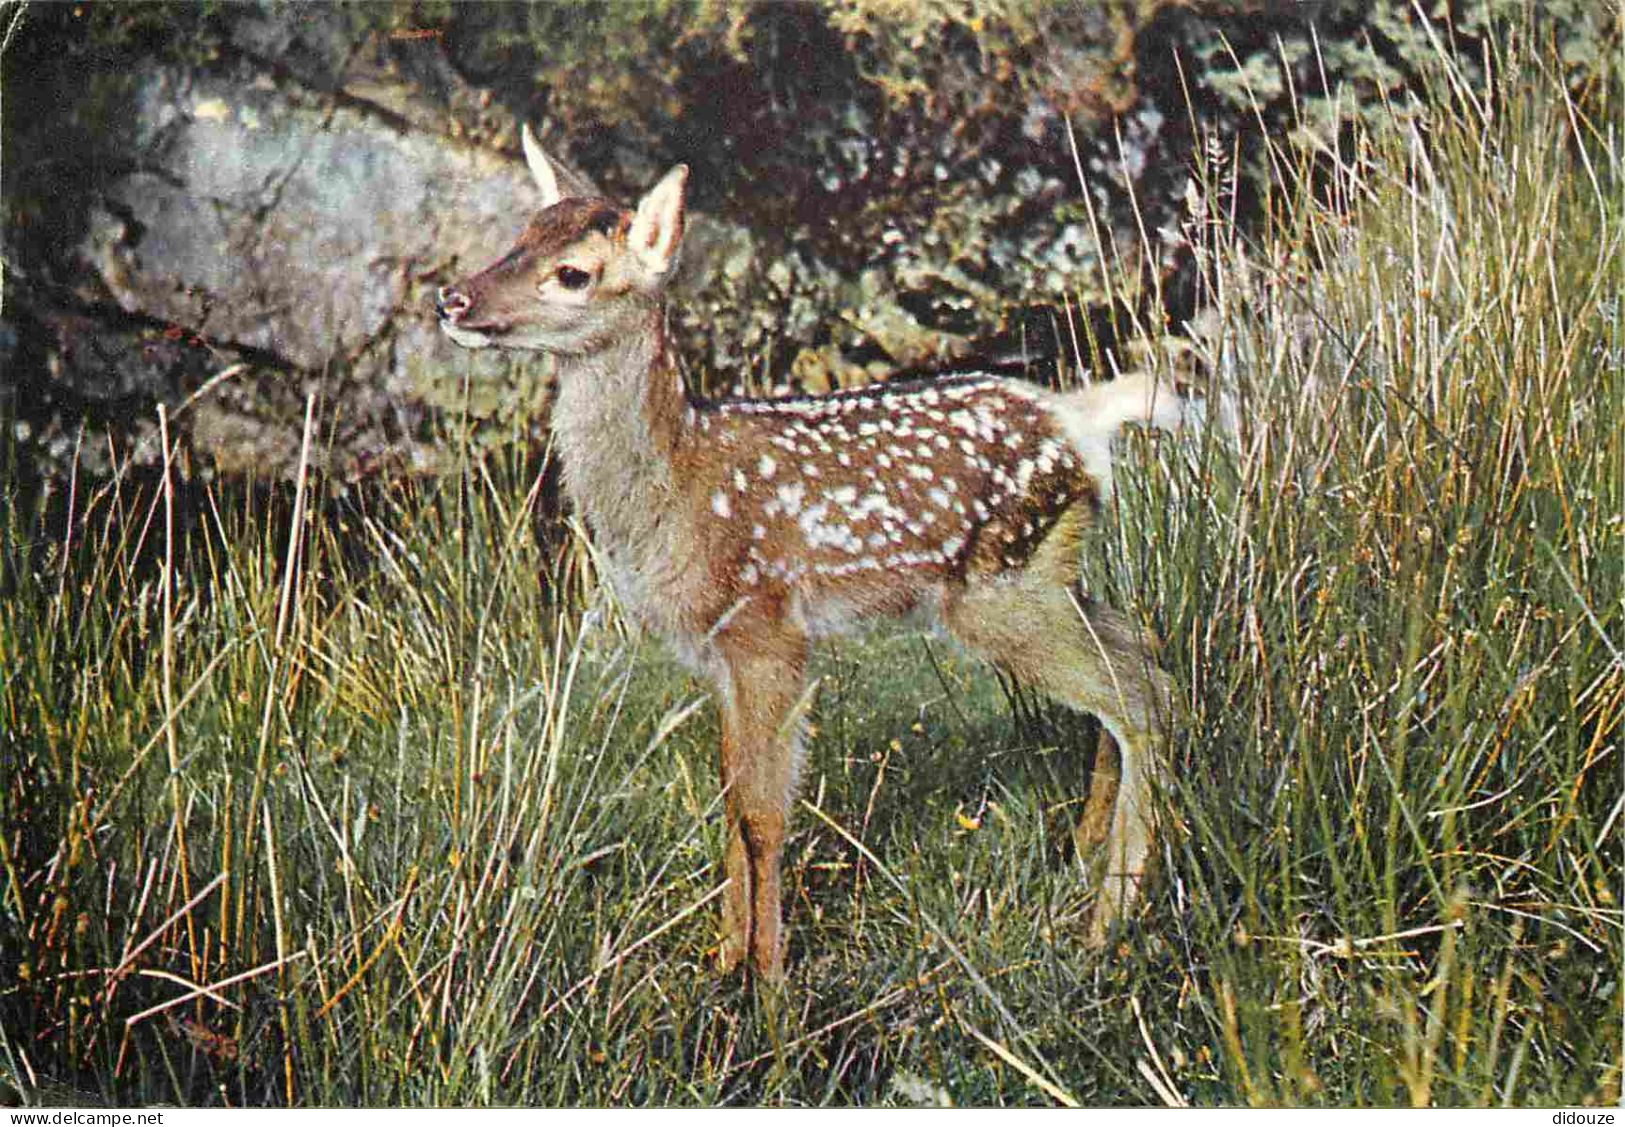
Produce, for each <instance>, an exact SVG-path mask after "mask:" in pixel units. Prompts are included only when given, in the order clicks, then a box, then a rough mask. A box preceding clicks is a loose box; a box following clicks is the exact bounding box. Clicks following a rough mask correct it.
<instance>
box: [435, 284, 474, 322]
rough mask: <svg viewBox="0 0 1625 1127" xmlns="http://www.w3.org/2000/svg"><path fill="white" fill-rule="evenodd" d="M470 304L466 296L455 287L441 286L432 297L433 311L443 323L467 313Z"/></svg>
mask: <svg viewBox="0 0 1625 1127" xmlns="http://www.w3.org/2000/svg"><path fill="white" fill-rule="evenodd" d="M471 304H472V302H470V301H469V300H468V295H467V294H465V293H463V292H462V291H461V290H459V289H457V288H456V287H455V286H441V287H440V289H439V291H438V292H436V293H435V295H434V311H435V312H436V313H437V314H439V315H440V318H441V320H444V321H455V320H456V319H457V318H459V317H461V316H462V315H463V314H464V313H467V312H468V307H469V305H471Z"/></svg>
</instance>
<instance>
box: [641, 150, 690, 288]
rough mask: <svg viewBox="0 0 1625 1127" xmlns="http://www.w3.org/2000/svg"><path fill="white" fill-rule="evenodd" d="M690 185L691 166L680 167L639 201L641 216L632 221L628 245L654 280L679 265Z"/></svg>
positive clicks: (674, 169)
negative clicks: (685, 201) (685, 194)
mask: <svg viewBox="0 0 1625 1127" xmlns="http://www.w3.org/2000/svg"><path fill="white" fill-rule="evenodd" d="M687 185H688V165H686V164H679V165H678V166H677V167H676V168H673V169H672V170H671V171H670V172H668V173H666V175H665V176H662V177H661V178H660V183H658V184H656V185H655V186H654V187H653V188H650V189H649V194H648V195H646V196H644V197H643V199H641V200H639V201H638V213H637V215H635V216H634V217H633V219H632V228H631V230H629V231H628V232H627V234H626V243H627V246H628V247H630V248H631V250H632V253H633V254H635V255H637V257H638V261H639V263H640V264H641V265H642V266H643V269H644V272H645V273H647V274H648V275H649V276H650V277H651V278H652V279H658V278H660V277H662V276H664V275H665V274H668V273H670V272H671V270H672V268H673V267H674V266H676V265H677V250H678V247H679V246H680V245H681V244H682V241H683V207H684V204H683V199H684V197H683V193H684V190H685V188H686V187H687Z"/></svg>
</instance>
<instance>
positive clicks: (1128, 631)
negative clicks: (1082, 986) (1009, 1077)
mask: <svg viewBox="0 0 1625 1127" xmlns="http://www.w3.org/2000/svg"><path fill="white" fill-rule="evenodd" d="M524 147H525V156H526V159H527V161H528V163H529V165H530V171H531V174H532V176H533V177H534V178H535V180H536V184H537V187H538V188H540V190H541V196H542V204H543V209H542V211H541V212H539V213H538V214H537V215H536V216H535V217H534V218H533V219H532V220H531V222H530V226H529V227H527V228H526V230H525V232H524V233H523V234H522V235H521V236H520V237H519V241H518V243H517V244H516V245H515V246H514V248H513V250H511V251H510V252H509V253H508V254H506V255H505V256H503V257H502V258H501V259H500V260H499V261H497V262H496V263H494V264H492V265H491V266H489V267H487V268H486V269H485V270H483V271H481V272H480V273H478V274H475V275H473V276H472V277H469V278H467V279H465V280H463V281H461V282H458V283H457V284H455V285H451V286H447V287H445V288H443V289H442V290H441V291H440V293H439V298H438V301H437V303H436V308H437V310H438V312H439V315H440V319H441V327H442V328H443V329H444V331H445V332H446V334H447V335H448V336H450V337H451V339H452V340H454V341H455V342H457V343H458V344H460V345H463V346H465V347H469V348H486V347H492V348H507V349H528V350H534V351H538V352H545V353H551V354H552V355H553V356H555V357H556V358H557V378H558V391H557V397H556V399H555V401H554V404H553V411H552V427H553V433H554V436H555V441H556V443H557V449H558V450H559V452H560V454H561V455H562V457H563V460H564V482H565V488H566V491H567V492H568V494H569V497H570V499H571V501H572V502H573V503H574V505H575V507H576V509H577V511H578V512H580V513H581V514H582V515H583V516H584V517H585V518H586V521H587V524H588V526H589V527H590V529H591V532H592V535H593V538H594V540H595V542H596V544H597V546H598V549H599V554H600V556H601V559H602V562H603V564H604V566H605V570H606V571H607V573H608V574H607V579H608V580H609V581H610V583H611V585H612V587H613V589H614V590H615V592H616V594H617V596H618V597H619V599H620V602H621V604H622V606H623V607H624V608H625V609H626V610H627V612H628V613H630V614H632V615H633V616H635V617H636V618H638V619H640V620H641V621H642V622H644V623H645V624H647V625H649V626H651V627H653V628H654V629H655V630H657V631H658V632H659V633H661V634H663V635H664V636H665V637H666V638H667V639H669V640H670V641H671V642H672V643H673V644H674V646H675V647H676V649H677V651H678V653H679V655H680V656H681V657H682V658H683V659H684V660H685V661H686V662H687V663H688V664H689V665H690V666H691V667H692V668H694V669H695V670H697V671H699V672H700V673H702V674H704V675H705V676H707V677H708V678H710V680H711V681H712V682H714V684H715V685H716V689H717V694H718V697H719V699H720V701H721V707H722V722H723V723H722V788H723V794H724V805H725V811H726V818H727V858H726V872H727V878H728V886H727V891H726V893H725V899H724V902H723V903H724V907H723V944H722V955H721V961H722V965H723V968H724V969H725V970H727V969H732V968H733V967H734V966H736V965H737V964H738V963H739V962H740V961H741V960H743V959H744V958H745V957H746V956H747V955H748V956H749V958H750V961H751V963H752V965H753V966H754V968H755V971H756V973H757V974H759V975H761V976H762V977H764V978H765V979H768V980H776V979H778V978H779V977H780V976H781V975H782V973H783V952H784V944H783V940H782V938H781V930H780V922H779V901H780V892H779V867H780V857H781V854H782V851H783V846H784V833H785V822H786V820H787V818H788V816H789V810H790V803H791V798H792V793H793V791H794V789H795V779H796V772H797V767H798V759H799V754H800V750H799V735H800V714H801V711H802V708H801V705H802V703H803V694H804V680H805V674H806V666H807V651H808V645H809V643H810V641H811V640H812V639H814V638H817V637H819V636H821V635H826V634H829V633H832V632H836V631H840V630H844V629H848V628H851V627H856V626H862V625H864V624H866V623H869V622H872V621H874V620H877V619H882V618H894V617H897V616H900V615H903V614H904V613H906V612H923V613H924V615H925V616H926V617H928V618H929V619H933V620H934V621H935V622H936V623H938V624H940V625H941V626H942V627H945V628H946V630H947V631H948V633H950V634H951V635H953V636H954V637H955V638H957V639H959V641H960V642H962V643H963V644H964V645H965V646H967V647H969V648H970V649H971V650H972V651H974V652H976V653H978V654H980V655H982V656H983V657H985V658H986V659H988V660H989V661H991V662H993V663H994V664H995V665H997V666H998V667H1000V668H1001V669H1003V670H1005V671H1006V672H1008V673H1009V674H1012V675H1014V676H1015V677H1016V678H1018V679H1020V680H1022V681H1024V682H1027V683H1028V684H1031V685H1034V686H1036V687H1038V688H1041V689H1043V690H1044V691H1045V692H1047V693H1048V694H1050V695H1052V696H1053V697H1055V698H1056V699H1058V700H1060V701H1062V702H1063V703H1065V704H1067V705H1070V706H1071V707H1073V708H1076V709H1080V710H1084V711H1087V712H1091V713H1094V714H1095V715H1096V716H1098V717H1099V718H1100V721H1101V723H1102V725H1103V726H1104V728H1105V733H1109V737H1110V738H1109V740H1108V739H1105V738H1103V739H1102V752H1105V751H1106V749H1107V747H1108V745H1109V744H1115V748H1116V752H1117V755H1116V759H1117V769H1116V770H1115V771H1114V770H1113V769H1112V766H1111V765H1110V764H1109V763H1108V762H1107V761H1108V760H1109V758H1110V757H1109V756H1107V755H1105V754H1102V755H1099V756H1097V766H1096V769H1095V776H1094V782H1093V786H1092V790H1091V794H1090V798H1089V802H1088V805H1087V807H1086V809H1085V813H1084V817H1083V820H1082V821H1081V822H1080V823H1079V826H1078V830H1077V831H1076V837H1077V839H1078V844H1079V846H1080V849H1082V848H1092V847H1094V846H1096V845H1098V844H1099V841H1100V839H1101V838H1102V837H1104V839H1105V842H1106V856H1107V861H1106V865H1105V870H1106V877H1105V880H1104V882H1103V887H1102V889H1101V892H1100V895H1099V899H1098V902H1097V906H1096V909H1095V912H1094V916H1093V919H1092V924H1091V930H1090V939H1091V941H1092V942H1093V943H1095V944H1099V943H1102V942H1104V939H1105V936H1106V933H1107V928H1108V926H1109V925H1110V923H1111V922H1112V920H1113V919H1114V918H1116V917H1117V916H1119V915H1120V914H1121V913H1122V912H1123V911H1124V910H1125V909H1127V908H1128V907H1129V906H1130V905H1131V904H1132V903H1133V901H1134V898H1135V897H1136V895H1137V894H1138V885H1139V882H1140V880H1141V878H1142V875H1143V873H1144V869H1145V865H1146V858H1147V854H1148V852H1149V850H1150V845H1151V838H1152V824H1151V804H1150V792H1151V785H1152V781H1153V779H1154V777H1155V776H1156V774H1157V771H1158V766H1157V759H1156V751H1155V746H1156V736H1155V731H1156V723H1157V718H1158V714H1159V712H1160V711H1161V710H1162V707H1163V705H1164V704H1165V703H1166V700H1167V687H1166V681H1165V679H1164V677H1163V676H1162V675H1161V674H1160V673H1159V672H1158V671H1157V670H1156V669H1155V668H1154V666H1153V664H1152V660H1151V657H1150V654H1149V652H1148V649H1147V645H1146V642H1145V641H1144V640H1143V639H1142V637H1141V634H1140V631H1139V630H1138V629H1136V628H1135V626H1134V625H1133V624H1132V623H1131V622H1130V621H1129V620H1128V619H1127V618H1126V617H1124V616H1123V615H1121V614H1118V613H1117V612H1115V611H1113V610H1111V609H1109V608H1107V607H1103V606H1099V605H1095V604H1092V603H1089V602H1088V601H1087V600H1086V599H1084V598H1083V597H1082V596H1081V594H1080V592H1079V591H1078V590H1077V580H1078V575H1079V559H1078V556H1079V536H1080V533H1081V531H1082V530H1083V529H1084V527H1085V526H1086V525H1087V524H1088V523H1089V522H1090V520H1091V517H1092V515H1093V513H1094V511H1095V510H1096V508H1097V507H1098V506H1099V505H1100V503H1101V501H1102V500H1103V498H1105V497H1106V496H1107V495H1108V494H1109V492H1110V489H1111V452H1110V443H1111V439H1112V436H1113V435H1114V434H1115V433H1116V431H1117V430H1118V429H1119V427H1120V426H1121V425H1123V424H1124V423H1126V422H1131V421H1137V422H1142V423H1149V424H1153V425H1163V424H1166V423H1168V422H1170V421H1172V420H1175V419H1177V416H1178V411H1177V405H1176V404H1175V402H1174V401H1173V399H1172V397H1171V396H1169V395H1167V394H1163V395H1161V396H1160V397H1158V396H1157V395H1156V391H1157V389H1156V388H1155V386H1154V385H1153V383H1152V382H1151V381H1150V380H1149V379H1147V378H1146V377H1144V376H1136V377H1128V378H1122V379H1118V380H1116V381H1114V382H1112V383H1110V384H1104V385H1096V386H1093V387H1089V388H1086V389H1084V390H1081V391H1075V392H1071V393H1065V394H1056V393H1051V392H1048V391H1045V390H1042V389H1040V388H1037V387H1034V386H1031V385H1028V384H1023V383H1018V382H1013V381H1011V380H1007V379H1001V378H998V377H994V376H956V377H952V378H944V379H939V380H934V381H930V382H924V383H909V384H901V385H895V384H881V385H878V386H875V387H872V388H868V389H864V390H860V391H848V392H840V393H837V394H834V395H825V396H817V397H797V398H785V399H727V400H715V401H706V400H700V399H696V398H694V397H691V396H689V395H688V394H686V393H685V391H684V389H683V384H682V381H681V379H680V377H679V375H678V371H677V368H676V365H675V364H674V363H673V360H672V357H671V354H670V352H669V351H668V347H667V342H666V337H665V331H664V313H663V294H664V291H665V288H666V285H667V283H668V282H669V281H670V280H671V277H672V274H673V272H674V269H675V267H676V264H677V254H678V247H679V244H680V242H681V240H682V236H683V217H684V187H685V184H686V181H687V178H688V170H687V168H686V167H685V166H682V165H679V166H678V167H676V168H674V169H672V170H671V171H670V172H668V173H667V174H666V175H665V177H664V178H663V179H662V180H661V181H660V182H659V183H658V184H656V185H655V187H654V188H653V189H652V190H651V191H650V192H649V193H648V194H647V195H646V196H644V197H643V199H642V200H641V201H640V202H639V203H638V206H637V208H636V210H635V211H631V212H628V211H625V210H623V209H621V208H620V207H617V206H616V205H615V204H613V203H611V202H610V201H608V200H605V199H601V198H597V197H594V196H583V195H567V194H565V193H564V192H562V191H561V190H560V186H559V179H558V177H557V175H556V174H555V172H554V170H553V168H552V166H551V165H550V164H549V163H548V160H547V158H546V157H545V156H544V155H543V153H542V152H541V149H540V147H539V146H538V145H537V144H536V141H535V139H534V138H533V137H532V136H531V134H530V131H529V129H528V128H527V129H526V130H525V131H524ZM1103 735H1104V734H1103ZM1114 794H1115V805H1112V797H1113V795H1114ZM1108 809H1109V817H1108Z"/></svg>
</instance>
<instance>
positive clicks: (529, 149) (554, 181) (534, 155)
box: [519, 124, 564, 207]
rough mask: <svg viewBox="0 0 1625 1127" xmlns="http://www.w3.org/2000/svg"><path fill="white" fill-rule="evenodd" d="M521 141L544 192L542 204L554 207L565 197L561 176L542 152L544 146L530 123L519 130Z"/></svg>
mask: <svg viewBox="0 0 1625 1127" xmlns="http://www.w3.org/2000/svg"><path fill="white" fill-rule="evenodd" d="M519 141H520V143H521V144H522V145H524V147H525V163H526V164H527V165H529V166H530V175H531V178H532V179H533V180H535V181H536V187H537V189H538V190H540V191H541V193H542V206H543V207H552V206H553V205H554V204H556V203H558V202H559V201H560V200H562V199H563V198H564V193H563V192H561V191H559V178H558V175H557V174H556V173H555V172H554V171H553V165H552V162H550V161H549V160H548V159H547V154H546V153H544V152H542V146H541V144H540V142H538V141H537V140H536V134H534V133H532V132H531V131H530V126H529V125H528V124H526V125H525V126H523V127H522V128H521V129H520V130H519Z"/></svg>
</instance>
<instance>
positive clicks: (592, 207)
mask: <svg viewBox="0 0 1625 1127" xmlns="http://www.w3.org/2000/svg"><path fill="white" fill-rule="evenodd" d="M523 139H524V148H525V161H526V163H527V164H528V165H529V166H530V174H531V176H532V177H533V178H534V179H535V181H536V187H537V188H538V189H539V190H540V192H541V197H542V210H541V211H539V212H537V214H536V216H535V217H534V218H533V219H532V220H531V221H530V225H529V226H528V227H526V228H525V231H524V233H523V234H521V235H520V236H519V241H518V242H517V243H515V244H514V247H513V249H512V250H510V251H509V252H508V253H507V254H505V255H503V256H502V257H501V258H499V259H497V261H495V262H493V263H492V264H491V265H490V266H487V267H486V268H485V269H484V270H481V271H480V272H479V273H477V274H473V275H471V276H469V277H467V278H464V279H462V280H461V281H458V282H455V283H453V284H452V285H449V286H443V287H441V289H440V292H439V294H438V295H437V298H436V301H435V310H436V312H438V313H439V315H440V327H441V329H442V330H443V331H444V332H445V333H446V335H447V336H449V337H451V339H452V340H454V341H456V342H457V343H458V344H460V345H463V346H464V347H465V348H510V349H533V350H537V351H541V352H553V353H558V354H560V355H566V356H571V355H581V354H583V353H588V352H592V351H595V350H597V349H599V348H602V347H604V345H605V344H607V343H608V342H609V341H610V340H612V339H614V338H615V337H617V336H619V335H620V334H622V333H623V332H624V331H625V329H626V328H627V327H628V325H629V323H630V322H632V321H634V320H635V319H637V318H638V317H639V316H642V315H647V313H648V311H649V310H651V309H652V308H654V307H655V306H656V305H657V304H658V302H659V300H660V294H661V292H662V290H664V288H665V286H666V283H667V282H668V281H670V279H671V276H672V274H673V272H674V271H675V269H676V266H677V252H678V249H679V246H680V244H681V242H682V238H683V208H684V189H685V187H686V185H687V183H688V167H687V166H686V165H681V164H680V165H678V166H677V167H675V168H673V169H672V170H671V171H670V172H668V173H666V175H665V176H664V177H662V178H661V180H660V182H659V183H658V184H656V185H655V186H654V187H653V188H651V189H650V190H649V192H648V194H647V195H645V196H644V197H643V199H642V200H640V201H639V202H638V205H637V208H636V209H635V210H632V211H627V210H625V209H623V208H621V207H619V206H617V205H616V204H614V203H612V202H611V201H609V200H606V199H603V198H601V197H598V196H587V195H566V194H565V193H564V192H563V191H561V190H560V186H559V178H558V176H557V175H556V173H555V172H554V170H553V166H552V165H551V164H550V163H549V162H548V159H547V156H546V155H545V154H544V153H543V152H542V149H541V146H540V145H538V144H537V143H536V138H535V137H534V136H533V135H532V134H531V131H530V127H529V126H528V125H527V126H525V128H524V130H523Z"/></svg>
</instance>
